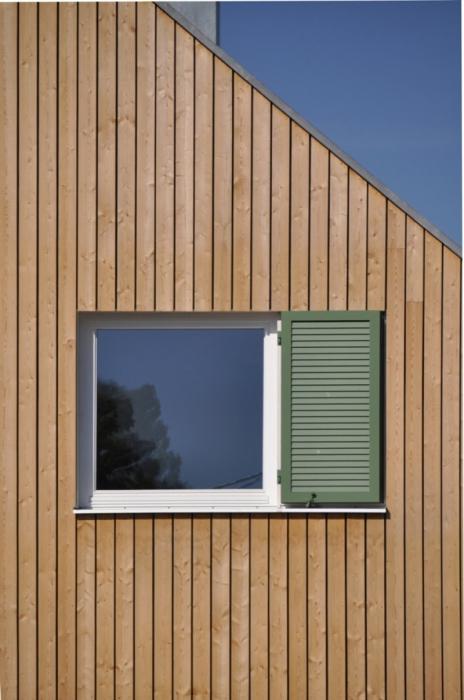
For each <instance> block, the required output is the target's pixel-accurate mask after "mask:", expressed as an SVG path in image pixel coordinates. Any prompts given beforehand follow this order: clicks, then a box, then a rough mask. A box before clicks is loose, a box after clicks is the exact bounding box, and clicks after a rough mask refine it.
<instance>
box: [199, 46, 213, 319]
mask: <svg viewBox="0 0 464 700" xmlns="http://www.w3.org/2000/svg"><path fill="white" fill-rule="evenodd" d="M194 84H195V166H194V167H195V173H194V191H195V197H194V199H195V224H194V226H195V229H194V280H195V283H194V308H195V309H196V310H197V311H209V310H210V309H211V308H212V301H213V300H212V281H213V231H212V212H213V209H212V207H213V201H212V200H213V172H212V164H213V56H212V54H211V52H210V51H208V49H207V48H206V47H205V46H203V45H202V44H200V43H199V42H198V41H195V80H194Z"/></svg>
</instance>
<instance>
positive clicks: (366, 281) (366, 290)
mask: <svg viewBox="0 0 464 700" xmlns="http://www.w3.org/2000/svg"><path fill="white" fill-rule="evenodd" d="M365 191H366V222H365V235H366V250H365V266H366V267H365V269H366V274H365V278H364V308H365V309H366V310H367V309H368V308H369V300H368V296H369V200H370V197H369V185H368V184H366V190H365ZM364 520H365V522H367V518H365V519H364ZM366 640H367V637H366ZM366 693H367V685H366Z"/></svg>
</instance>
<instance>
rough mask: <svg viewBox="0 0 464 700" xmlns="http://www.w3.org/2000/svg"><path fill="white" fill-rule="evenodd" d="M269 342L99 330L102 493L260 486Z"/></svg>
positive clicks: (205, 333) (251, 335) (198, 333)
mask: <svg viewBox="0 0 464 700" xmlns="http://www.w3.org/2000/svg"><path fill="white" fill-rule="evenodd" d="M263 334H264V331H263V330H262V329H259V328H251V329H250V328H247V329H235V328H234V329H153V330H141V329H137V330H100V331H98V332H97V379H98V394H97V404H98V408H97V487H98V488H109V489H120V488H150V489H153V488H158V489H160V488H161V489H166V488H189V489H211V488H262V421H263Z"/></svg>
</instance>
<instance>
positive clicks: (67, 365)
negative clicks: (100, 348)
mask: <svg viewBox="0 0 464 700" xmlns="http://www.w3.org/2000/svg"><path fill="white" fill-rule="evenodd" d="M58 17H59V36H58V39H59V44H58V51H59V55H58V61H59V63H58V75H59V85H58V117H59V121H58V144H59V151H58V173H59V183H58V348H57V353H58V426H57V427H58V493H57V503H58V523H57V540H58V563H57V566H58V590H57V636H58V639H57V644H58V658H57V664H58V670H57V672H58V698H63V700H72V698H73V697H75V680H76V667H75V662H76V647H75V643H76V627H75V625H76V608H75V601H76V522H75V515H74V513H73V507H74V504H75V484H76V459H75V444H76V421H75V415H74V412H75V405H76V382H75V381H74V377H75V376H76V281H77V275H76V263H77V261H76V186H77V181H76V166H77V161H76V145H77V144H76V130H77V7H76V5H75V4H71V3H69V4H66V5H63V6H60V7H59V15H58Z"/></svg>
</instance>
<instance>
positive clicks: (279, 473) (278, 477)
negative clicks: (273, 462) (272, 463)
mask: <svg viewBox="0 0 464 700" xmlns="http://www.w3.org/2000/svg"><path fill="white" fill-rule="evenodd" d="M277 483H278V484H281V483H282V469H278V470H277Z"/></svg>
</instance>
